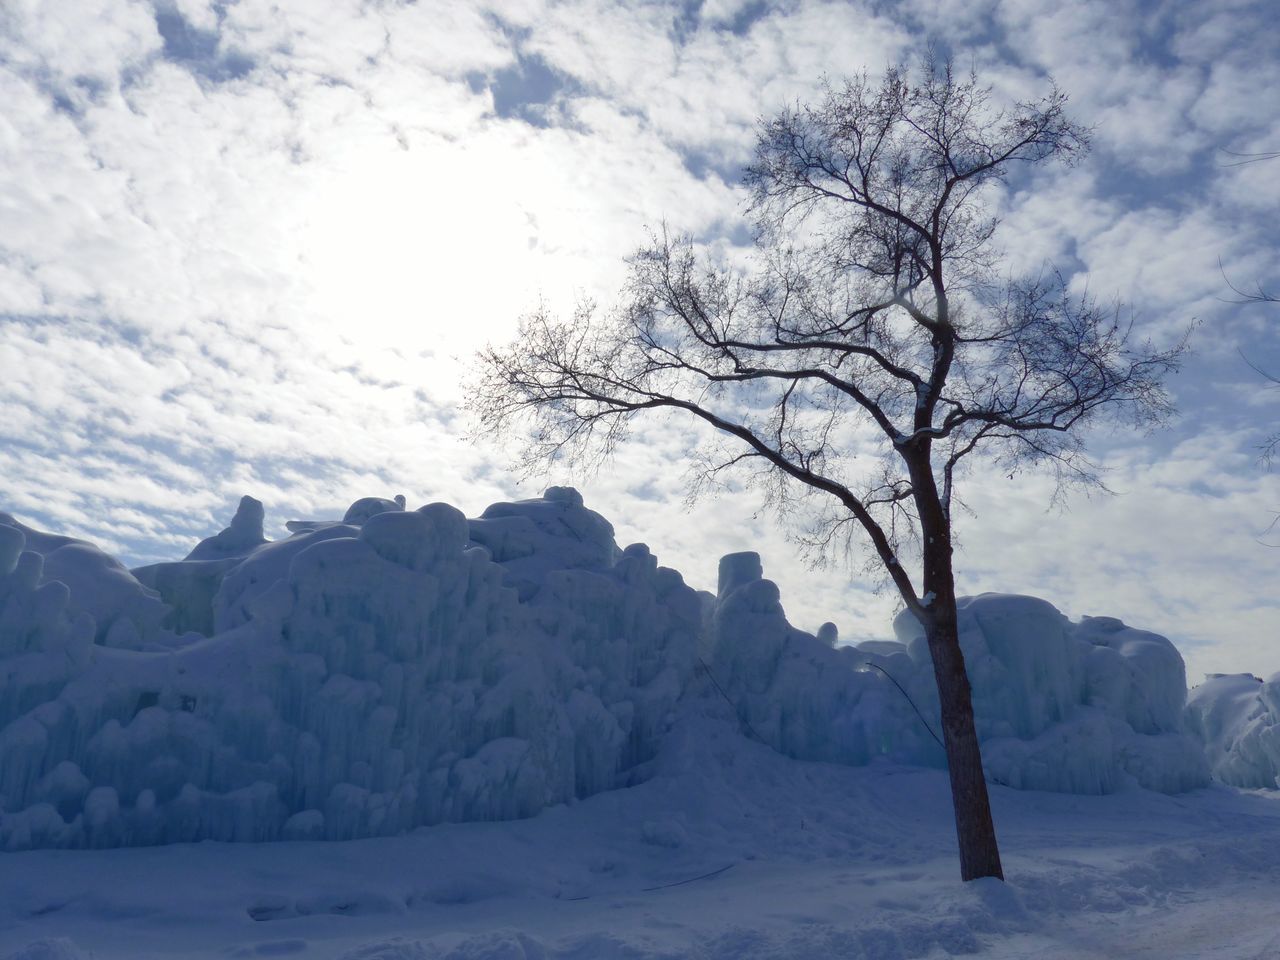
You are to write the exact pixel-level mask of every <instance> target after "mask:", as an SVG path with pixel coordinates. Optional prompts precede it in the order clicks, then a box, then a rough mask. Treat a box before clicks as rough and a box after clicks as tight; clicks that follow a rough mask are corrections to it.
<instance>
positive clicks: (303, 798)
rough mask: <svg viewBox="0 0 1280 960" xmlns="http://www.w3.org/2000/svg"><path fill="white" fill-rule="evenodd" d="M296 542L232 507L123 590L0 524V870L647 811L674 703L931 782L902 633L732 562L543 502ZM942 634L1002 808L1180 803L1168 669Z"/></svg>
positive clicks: (1104, 642)
mask: <svg viewBox="0 0 1280 960" xmlns="http://www.w3.org/2000/svg"><path fill="white" fill-rule="evenodd" d="M288 526H289V529H291V530H292V531H294V532H293V534H292V535H291V536H289V537H287V538H285V539H283V540H280V541H276V542H267V541H265V540H264V539H263V536H262V507H261V504H260V503H258V502H257V501H255V500H253V499H252V498H248V497H246V498H245V499H244V500H242V501H241V503H240V507H239V509H238V510H237V512H236V515H235V517H234V518H233V520H232V521H231V523H230V524H229V526H228V527H227V529H226V530H224V531H222V532H221V533H219V534H218V535H216V536H214V537H210V538H208V539H206V540H204V541H202V542H201V543H200V544H199V545H198V546H197V547H196V548H195V549H194V550H193V551H192V552H191V554H190V556H189V557H188V559H186V560H184V561H181V562H177V563H168V564H154V565H151V566H149V567H145V568H140V569H139V570H136V571H134V572H133V573H130V572H129V571H127V570H125V569H124V568H123V567H121V566H120V565H119V564H118V563H116V562H115V561H114V560H112V559H111V558H110V557H107V556H106V555H105V554H102V553H101V552H100V551H98V550H96V548H94V547H92V546H91V545H88V544H84V543H82V542H80V541H72V540H69V539H68V538H63V537H55V536H51V535H47V534H41V533H38V532H36V531H33V530H30V529H29V528H27V527H24V526H22V525H21V524H18V523H17V522H16V521H14V520H13V519H12V518H11V517H8V516H7V515H0V667H2V669H0V847H3V848H7V849H23V848H29V847H60V846H90V847H113V846H124V845H144V844H155V843H168V842H177V841H193V840H201V839H216V840H274V839H281V838H284V839H312V838H327V839H343V838H354V837H366V836H378V835H387V834H394V833H398V832H402V831H404V830H407V829H410V828H412V827H415V826H418V825H423V824H431V823H438V822H442V821H457V820H485V819H508V818H516V817H524V816H529V815H532V814H534V813H536V812H538V811H539V810H542V809H544V808H546V807H548V806H552V805H555V804H558V803H563V802H565V801H569V800H573V799H574V798H581V797H585V796H588V795H591V794H594V793H598V792H601V791H605V790H610V789H614V788H617V787H620V786H625V785H629V784H632V783H636V782H639V781H642V780H644V779H646V778H647V777H648V776H649V775H650V772H651V770H652V768H653V761H654V760H655V758H656V757H657V756H658V755H659V752H660V751H661V749H662V746H663V743H664V742H665V741H666V739H667V734H668V732H669V729H670V727H671V725H672V724H673V723H674V722H675V721H674V718H675V717H676V715H677V712H678V711H677V706H678V704H679V703H680V702H681V701H682V700H684V699H688V698H690V697H708V698H712V700H714V701H716V702H721V698H723V699H727V700H728V704H724V705H722V706H721V707H720V709H724V710H729V709H732V710H733V711H734V712H736V713H737V715H738V718H739V721H740V724H741V727H742V729H743V731H744V732H745V733H746V734H747V735H749V736H754V737H756V738H758V739H760V740H763V741H765V742H766V743H768V744H770V745H771V746H773V747H774V748H775V749H777V750H779V751H781V752H782V753H785V754H787V755H789V756H793V757H798V758H806V759H816V760H826V761H832V762H838V763H844V764H866V763H870V762H873V761H877V760H879V761H882V762H883V761H890V762H900V763H917V764H927V765H933V766H942V765H943V764H944V759H943V756H942V751H941V749H940V748H939V747H938V745H937V744H936V743H935V741H934V738H933V735H932V733H931V732H930V730H929V729H928V728H927V727H926V726H925V723H924V722H923V721H922V719H921V717H920V716H919V715H917V712H916V710H917V707H918V709H919V710H920V711H921V713H922V714H923V715H924V717H926V718H928V719H929V722H930V723H931V724H932V726H933V729H935V730H936V729H938V724H937V717H936V713H937V707H936V696H935V695H934V693H933V678H932V671H931V668H930V666H929V660H928V653H927V650H925V648H924V645H923V643H922V641H921V639H920V638H919V637H918V636H916V635H915V634H913V633H912V631H911V624H910V623H908V622H905V621H903V620H901V619H900V620H899V623H898V625H897V626H898V629H899V641H896V642H881V643H876V644H864V645H862V646H861V647H857V648H853V647H841V646H838V645H837V642H836V641H837V632H836V628H835V627H834V625H831V624H826V625H824V626H823V628H822V629H821V630H820V631H819V636H818V637H814V636H811V635H809V634H807V633H804V632H803V631H800V630H797V629H795V628H794V627H792V626H791V625H790V624H789V623H788V621H787V619H786V616H785V613H784V612H783V608H782V605H781V602H780V599H779V596H778V590H777V587H776V586H775V585H774V584H773V583H771V582H770V581H768V580H765V579H764V577H763V571H762V569H761V565H760V559H759V557H758V556H757V555H755V554H750V553H744V554H733V555H730V556H728V557H726V558H724V559H723V560H722V561H721V565H720V582H719V587H718V591H717V595H716V596H714V597H713V596H711V595H710V594H705V593H699V592H697V591H694V590H693V589H691V588H690V587H689V586H687V585H686V584H685V583H684V581H683V579H682V578H681V576H680V574H678V573H677V572H676V571H674V570H670V569H667V568H665V567H661V566H659V565H658V563H657V560H656V559H655V558H654V556H653V555H652V554H651V553H650V551H649V550H648V548H647V547H645V546H644V545H643V544H633V545H631V546H629V547H627V548H626V549H619V547H618V545H617V544H616V542H615V540H614V534H613V528H612V526H611V525H610V524H609V523H608V521H607V520H605V519H604V518H603V517H601V516H600V515H599V514H597V513H594V512H592V511H590V510H588V509H587V508H586V507H585V506H584V505H583V502H582V498H581V496H580V495H579V494H578V492H577V491H576V490H573V489H571V488H562V487H553V488H551V489H549V490H548V491H547V492H546V494H545V495H544V496H543V497H541V498H537V499H533V500H526V501H521V502H518V503H503V504H495V505H493V506H491V507H489V508H488V509H487V510H485V511H484V513H483V514H482V515H481V516H480V517H478V518H476V519H472V520H468V519H467V518H466V517H464V516H463V515H462V514H461V513H460V512H459V511H457V510H456V509H454V508H453V507H451V506H448V505H447V504H442V503H435V504H428V505H427V506H424V507H421V508H420V509H417V510H407V509H405V503H404V499H403V498H396V499H394V500H386V499H382V498H366V499H364V500H360V501H357V502H356V503H355V504H353V505H352V507H351V508H350V509H349V510H348V511H347V512H346V514H345V516H344V518H343V520H342V521H336V520H334V521H325V520H319V521H317V520H310V521H291V522H290V524H289V525H288ZM961 625H962V642H963V644H964V647H965V653H966V657H967V658H968V660H969V663H970V669H971V671H972V673H973V678H974V684H975V696H976V709H977V715H978V722H979V730H980V734H981V736H982V737H983V739H984V741H985V743H986V750H987V755H988V763H989V769H990V772H991V775H992V777H993V778H994V779H996V780H999V781H1000V782H1005V783H1009V784H1011V785H1013V786H1019V787H1032V788H1038V789H1052V790H1065V791H1076V792H1095V793H1096V792H1104V791H1108V790H1113V789H1116V788H1117V787H1119V786H1120V785H1122V784H1123V783H1125V782H1128V781H1129V780H1130V779H1132V780H1136V781H1137V782H1138V783H1140V784H1142V785H1144V786H1148V787H1151V788H1153V789H1157V790H1164V791H1177V790H1183V789H1187V788H1189V787H1192V786H1196V785H1198V784H1200V783H1203V782H1204V780H1205V778H1206V774H1205V767H1204V760H1203V758H1202V756H1201V754H1200V751H1199V747H1198V746H1197V744H1196V743H1195V742H1194V741H1193V740H1191V739H1190V738H1189V737H1187V736H1186V735H1185V734H1184V733H1183V732H1182V731H1181V728H1180V724H1181V722H1182V721H1181V717H1182V704H1183V697H1184V696H1185V683H1184V680H1183V672H1182V671H1183V668H1182V661H1181V659H1180V658H1179V656H1178V654H1177V651H1176V650H1174V649H1173V647H1172V646H1171V645H1170V644H1169V643H1168V641H1166V640H1164V639H1163V638H1161V637H1157V636H1155V635H1154V634H1148V633H1143V632H1141V631H1136V630H1131V629H1129V628H1127V627H1125V626H1124V625H1123V624H1121V623H1120V622H1119V621H1114V620H1107V619H1104V618H1094V619H1086V620H1085V621H1084V622H1082V623H1081V624H1071V623H1069V622H1068V621H1067V620H1066V619H1065V618H1064V617H1062V615H1061V614H1059V613H1058V612H1057V611H1056V610H1054V609H1053V608H1052V607H1051V606H1050V605H1049V604H1047V603H1045V602H1043V601H1038V600H1034V599H1032V598H1026V597H995V596H990V595H988V596H984V597H979V598H974V599H972V600H967V601H965V602H964V603H963V605H962V611H961ZM890 678H892V679H890ZM912 701H914V703H915V705H916V706H913V705H912Z"/></svg>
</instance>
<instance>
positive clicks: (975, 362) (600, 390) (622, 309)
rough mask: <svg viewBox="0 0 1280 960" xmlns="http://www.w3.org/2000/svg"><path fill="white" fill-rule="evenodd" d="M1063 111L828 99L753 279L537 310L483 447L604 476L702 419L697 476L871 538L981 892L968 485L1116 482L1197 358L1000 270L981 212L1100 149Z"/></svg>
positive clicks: (888, 96)
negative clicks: (977, 479) (738, 475)
mask: <svg viewBox="0 0 1280 960" xmlns="http://www.w3.org/2000/svg"><path fill="white" fill-rule="evenodd" d="M1065 102H1066V97H1065V96H1064V95H1063V94H1062V93H1060V92H1059V91H1057V90H1056V89H1052V90H1051V91H1050V92H1049V94H1048V95H1047V96H1045V97H1044V99H1042V100H1040V101H1038V102H1034V103H1021V104H1017V105H1014V106H1011V107H1009V108H1007V109H1004V110H998V109H995V108H994V106H993V105H992V103H991V97H990V90H989V89H987V88H983V87H982V86H980V85H979V83H978V81H977V79H976V78H975V77H974V76H972V75H969V76H967V77H957V76H955V75H954V74H953V72H952V69H951V67H950V65H949V64H935V63H934V62H932V61H926V62H925V63H924V64H923V66H922V68H921V70H920V71H919V74H918V76H916V77H914V78H913V76H912V75H911V74H910V73H909V72H907V71H905V70H901V69H894V70H890V71H888V72H887V74H886V75H885V76H884V77H883V78H882V79H881V80H879V81H876V80H873V79H871V78H869V77H868V76H866V75H863V76H860V77H858V78H855V79H853V80H850V81H848V82H846V83H844V84H843V85H840V86H838V87H835V86H832V85H830V84H825V85H824V91H823V95H822V97H821V99H820V100H819V101H818V102H817V103H816V104H814V105H811V106H797V107H795V108H792V109H787V110H784V111H783V112H782V113H781V114H779V115H778V116H777V117H776V118H774V119H772V120H769V121H768V122H762V123H761V125H760V128H759V132H758V142H757V145H756V150H755V159H754V162H753V163H752V164H751V165H750V166H749V167H748V168H747V171H746V178H745V182H746V185H747V187H748V188H749V190H750V197H751V199H750V205H749V207H748V213H749V216H750V219H751V222H752V223H753V225H754V227H755V229H756V243H755V246H754V260H753V262H751V263H750V264H749V265H746V266H741V265H739V266H732V265H727V264H724V263H717V262H715V261H714V260H713V259H709V258H707V257H703V256H700V255H699V253H698V251H697V249H696V248H695V245H694V244H693V243H692V242H690V241H689V240H687V239H673V238H672V237H670V236H669V235H668V234H667V233H666V231H665V230H664V231H663V232H661V233H660V234H659V235H657V236H654V237H652V238H651V241H650V243H649V244H648V245H646V246H645V247H643V248H642V249H641V250H640V251H639V252H638V253H637V254H636V255H635V256H634V257H633V258H632V260H631V261H630V267H631V271H630V280H629V283H628V285H627V286H626V288H625V290H624V295H623V297H622V300H621V303H620V305H619V306H617V307H616V308H615V309H613V310H608V311H600V310H597V309H596V308H595V307H594V306H593V305H592V304H583V305H581V306H580V307H579V309H578V310H577V311H576V312H575V314H574V315H573V316H572V317H571V318H569V319H567V320H564V319H559V318H557V317H555V316H552V315H551V314H550V313H549V312H548V311H547V310H546V309H541V310H538V311H535V312H534V313H533V314H532V315H531V316H528V317H526V318H525V319H524V320H523V322H522V325H521V328H520V332H519V336H518V338H517V340H516V341H515V342H514V343H512V344H511V345H509V346H506V347H501V348H494V347H490V348H488V349H487V350H485V351H484V352H483V353H482V354H481V357H480V373H479V376H478V379H477V381H476V382H475V384H474V385H473V387H472V391H471V394H470V400H469V405H470V408H471V410H472V411H473V413H474V414H476V415H477V416H478V420H479V422H480V424H481V426H482V427H483V428H487V429H489V430H492V431H496V432H498V433H499V434H500V435H501V434H507V433H511V432H515V431H521V430H527V432H525V433H523V434H522V436H523V439H524V440H525V444H524V456H525V460H524V463H525V465H526V466H532V465H538V464H546V463H548V462H550V461H555V460H557V459H559V458H562V457H584V456H585V457H591V458H598V457H601V456H607V454H608V453H609V452H610V451H611V450H613V449H614V448H615V446H616V445H617V444H618V443H619V442H621V441H622V440H623V439H624V438H625V436H626V432H627V427H628V424H630V423H631V422H632V421H633V419H634V418H635V417H636V416H638V415H645V416H648V415H652V414H657V413H660V412H664V411H665V412H668V413H671V414H673V415H677V416H681V417H686V418H690V419H692V420H693V421H696V422H701V423H703V424H706V425H709V426H710V427H711V428H713V433H714V434H715V435H717V436H719V437H720V438H721V439H722V440H723V441H725V443H724V445H723V446H722V447H716V448H714V452H712V453H708V452H707V451H706V450H703V451H702V452H701V454H700V457H699V459H698V461H697V463H698V471H699V475H700V476H701V477H703V478H706V477H714V476H715V475H716V474H717V473H718V472H719V471H721V470H724V469H727V468H730V467H743V466H745V467H752V466H755V467H758V468H760V469H761V470H762V471H763V476H765V477H768V478H770V479H771V481H772V482H773V483H774V487H773V490H774V492H775V494H776V495H777V502H778V503H779V504H781V505H783V506H794V505H795V504H796V502H797V501H798V500H799V499H800V498H802V497H805V498H808V499H809V500H810V501H811V502H812V504H813V505H816V506H817V507H818V508H819V510H818V511H816V512H817V515H818V517H819V519H818V521H817V522H818V525H819V528H818V530H817V531H816V533H817V537H816V542H818V543H822V544H828V545H829V544H832V543H834V542H836V538H837V537H839V536H840V535H842V534H843V533H846V532H848V531H850V530H856V531H857V532H859V533H860V535H861V537H862V538H864V539H865V541H867V542H869V544H870V547H871V550H872V551H873V552H874V555H875V557H876V558H878V560H879V562H880V564H882V565H883V569H884V571H885V572H886V573H887V576H888V578H889V579H890V580H891V581H892V583H893V585H894V586H895V587H896V589H897V592H898V593H899V594H900V595H901V598H902V602H903V603H904V604H905V606H906V608H907V609H908V610H910V611H911V612H912V614H914V615H915V617H916V618H917V619H918V620H919V622H920V624H921V625H922V628H923V630H924V633H925V635H926V637H927V640H928V647H929V650H930V652H931V654H932V657H933V664H934V672H935V677H936V681H937V686H938V693H939V696H940V700H941V711H942V725H943V730H944V740H945V747H946V753H947V760H948V767H949V771H950V780H951V788H952V794H953V803H954V809H955V819H956V831H957V835H958V840H959V848H960V870H961V875H962V877H963V878H964V879H965V880H970V879H974V878H977V877H987V876H994V877H1001V876H1002V870H1001V865H1000V855H999V850H998V848H997V844H996V837H995V830H994V827H993V824H992V819H991V810H990V805H989V801H988V797H987V789H986V783H985V781H984V779H983V771H982V759H981V755H980V753H979V747H978V739H977V734H976V732H975V729H974V721H973V707H972V704H971V699H970V688H969V680H968V677H967V675H966V673H965V665H964V658H963V655H962V654H961V650H960V643H959V639H958V634H957V612H956V592H955V577H954V574H953V570H952V504H953V502H955V483H956V480H957V477H958V473H959V469H960V467H961V466H962V465H963V464H965V463H966V462H967V458H970V457H971V456H972V455H975V454H979V453H982V454H983V455H985V456H986V457H988V458H990V459H994V460H996V461H997V462H999V463H1000V464H1002V465H1003V466H1005V467H1006V468H1007V469H1008V470H1009V472H1010V473H1011V474H1012V473H1014V472H1016V471H1017V470H1019V469H1021V468H1022V467H1024V466H1027V465H1031V464H1043V465H1047V466H1048V467H1050V468H1051V469H1052V470H1054V471H1055V472H1056V474H1057V476H1058V479H1059V480H1060V481H1061V482H1063V483H1070V482H1075V481H1082V482H1095V481H1096V479H1097V475H1096V472H1095V470H1094V468H1093V466H1092V465H1091V464H1090V463H1089V461H1088V460H1087V459H1086V458H1085V457H1084V455H1083V450H1082V446H1081V440H1080V436H1079V428H1080V427H1082V426H1083V425H1084V424H1085V423H1086V422H1088V421H1090V420H1091V419H1093V418H1095V417H1097V416H1099V415H1101V414H1111V415H1114V416H1118V417H1120V418H1122V419H1125V420H1127V421H1131V422H1135V423H1139V424H1151V423H1155V422H1159V421H1161V420H1163V419H1164V418H1165V417H1166V416H1167V415H1168V414H1169V412H1170V404H1169V401H1168V398H1167V395H1166V393H1165V392H1164V390H1163V388H1162V386H1161V379H1162V377H1163V376H1164V375H1165V374H1166V373H1167V372H1168V371H1170V370H1172V369H1174V368H1175V367H1176V365H1177V362H1178V357H1179V355H1180V353H1181V351H1182V349H1183V346H1182V344H1178V345H1176V346H1174V347H1172V348H1170V349H1164V350H1159V349H1155V348H1153V347H1152V346H1150V345H1149V344H1143V345H1137V346H1135V345H1134V344H1133V343H1132V342H1131V339H1130V337H1129V329H1128V327H1127V326H1126V325H1125V324H1123V323H1121V322H1120V321H1119V317H1118V311H1117V310H1105V309H1102V308H1100V307H1099V306H1098V304H1097V303H1096V302H1095V301H1093V300H1090V299H1087V298H1086V299H1080V298H1075V297H1072V296H1070V295H1069V294H1068V292H1067V290H1066V289H1065V284H1064V282H1063V280H1062V278H1061V277H1059V276H1057V275H1056V274H1054V273H1052V272H1046V273H1044V274H1043V275H1041V276H1033V277H1030V278H1027V279H1022V280H1017V281H1009V280H1002V279H1001V278H1000V277H999V276H998V274H997V266H998V262H997V261H998V257H997V255H996V254H995V252H994V249H993V245H992V236H993V232H994V231H995V228H996V221H995V219H994V218H993V217H992V216H990V214H989V213H988V212H987V210H986V207H985V205H984V202H983V196H984V192H985V191H986V188H988V187H990V186H992V185H994V184H996V183H998V182H999V181H1000V180H1002V179H1003V178H1004V177H1005V176H1006V175H1007V174H1008V172H1009V171H1010V170H1012V169H1013V168H1015V167H1019V166H1027V165H1030V164H1036V163H1041V162H1044V161H1047V160H1050V159H1052V158H1058V159H1065V160H1071V159H1073V158H1074V157H1076V156H1077V155H1079V154H1080V153H1081V152H1082V151H1084V150H1085V149H1086V147H1087V132H1086V131H1084V130H1082V129H1081V128H1080V127H1078V126H1076V125H1075V124H1073V123H1072V122H1071V121H1070V120H1069V119H1068V118H1067V117H1066V115H1065V113H1064V104H1065ZM859 431H861V432H859ZM873 450H874V452H875V454H876V456H875V457H871V458H870V461H871V462H873V463H875V464H876V467H875V469H868V468H867V466H866V465H867V463H868V460H869V458H868V456H867V455H868V453H869V452H870V451H873ZM597 462H598V461H597ZM824 504H825V505H826V506H827V507H828V509H825V510H824V509H822V507H823V505H824ZM904 549H911V551H912V555H913V556H915V557H918V561H919V563H918V567H917V568H916V569H915V570H914V571H913V572H910V571H908V569H907V562H908V557H907V554H906V553H904V552H902V551H903V550H904ZM912 565H913V566H915V563H914V562H913V563H912Z"/></svg>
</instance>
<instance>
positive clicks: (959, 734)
mask: <svg viewBox="0 0 1280 960" xmlns="http://www.w3.org/2000/svg"><path fill="white" fill-rule="evenodd" d="M929 609H930V611H931V612H932V617H931V620H932V622H931V623H928V624H926V625H925V636H926V638H927V639H928V641H929V653H930V655H931V656H932V658H933V675H934V678H935V679H936V681H937V684H938V699H939V701H940V703H941V706H942V741H943V743H944V744H945V746H946V750H947V771H948V773H949V774H950V776H951V803H952V807H953V808H954V811H955V817H956V840H957V842H958V843H959V846H960V879H961V880H976V879H978V878H979V877H998V878H1000V879H1001V880H1003V879H1004V870H1003V869H1002V868H1001V866H1000V848H999V846H998V845H997V844H996V830H995V824H994V823H993V822H992V820H991V800H990V798H989V797H988V796H987V781H986V778H985V777H984V776H983V773H982V754H981V751H980V750H979V748H978V731H977V729H976V728H975V727H974V723H973V699H972V696H971V692H970V687H969V676H968V674H967V673H966V671H965V667H964V654H963V653H962V652H961V651H960V635H959V631H958V629H957V623H956V598H955V592H954V589H953V590H952V591H950V592H949V595H948V596H946V597H942V596H936V597H935V598H934V599H933V602H932V603H931V604H930V607H929Z"/></svg>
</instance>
